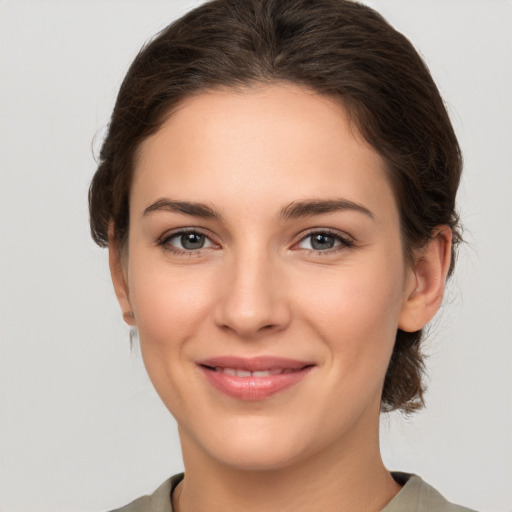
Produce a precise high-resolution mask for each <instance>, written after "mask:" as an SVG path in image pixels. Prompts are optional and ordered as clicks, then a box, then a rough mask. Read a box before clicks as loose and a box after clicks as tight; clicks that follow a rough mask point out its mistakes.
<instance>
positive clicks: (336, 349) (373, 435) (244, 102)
mask: <svg viewBox="0 0 512 512" xmlns="http://www.w3.org/2000/svg"><path fill="white" fill-rule="evenodd" d="M248 120H250V122H248ZM164 199H165V200H172V201H180V202H189V203H190V202H193V203H201V204H204V205H207V206H208V207H209V208H210V209H211V210H213V211H214V212H215V213H216V215H217V216H216V217H205V216H204V215H203V214H204V213H205V212H204V211H202V212H201V211H198V210H197V208H196V210H195V211H191V210H190V208H185V209H183V208H181V210H182V211H174V210H175V209H176V208H175V206H174V207H172V208H163V207H161V204H162V203H158V201H161V200H164ZM326 199H328V200H332V201H340V200H343V201H346V202H349V204H350V205H354V204H355V205H359V206H360V207H362V208H359V209H358V208H354V207H353V206H351V207H349V208H346V206H347V204H345V208H341V209H340V208H337V209H334V211H327V212H323V213H318V212H317V213H312V212H311V211H309V212H308V214H307V215H305V214H304V213H305V212H304V208H303V209H302V211H301V210H300V209H299V210H298V211H296V212H295V215H290V211H291V208H292V207H291V206H290V205H294V204H297V203H298V202H304V201H325V200H326ZM155 204H156V205H155ZM173 204H175V203H173ZM152 205H153V206H152ZM159 205H160V207H159ZM338 206H339V205H338ZM331 207H332V203H331ZM148 208H149V210H150V211H148ZM327 209H329V208H327ZM331 209H332V208H331ZM363 209H364V210H367V211H363ZM368 212H369V213H368ZM198 213H200V214H201V215H199V214H198ZM286 213H288V215H286ZM300 213H302V214H300ZM184 228H185V229H188V228H190V229H192V230H193V231H195V232H198V233H201V234H205V235H206V238H205V239H204V240H205V242H204V246H203V247H202V248H200V249H198V250H194V251H191V250H187V249H186V248H184V247H183V245H182V239H181V238H180V236H181V235H180V230H183V229H184ZM312 231H313V232H315V233H317V234H318V233H327V235H328V236H330V237H332V238H327V240H328V241H329V242H330V243H333V247H332V248H331V249H328V250H320V249H318V248H316V247H317V246H315V247H313V245H312V239H311V232H312ZM347 241H348V243H347ZM450 242H451V233H450V230H449V228H447V227H445V226H440V227H439V228H438V230H437V231H436V233H435V236H434V238H433V241H432V242H431V243H430V244H429V245H428V246H427V247H425V248H424V249H422V250H421V251H418V252H417V253H416V256H415V263H414V265H412V266H410V265H408V264H406V261H405V259H404V251H403V244H402V240H401V235H400V224H399V213H398V209H397V205H396V201H395V198H394V195H393V191H392V189H391V186H390V184H389V182H388V179H387V177H386V167H385V162H384V161H383V160H382V158H381V157H380V156H379V155H378V154H377V153H376V152H375V151H374V150H373V149H372V148H371V147H370V146H369V145H368V144H366V143H365V142H364V141H363V140H362V138H361V137H360V136H359V135H358V134H357V132H356V131H355V130H354V128H353V127H352V126H351V125H349V123H348V121H347V115H346V112H345V110H344V108H343V106H342V105H341V104H339V103H336V102H334V101H333V100H331V99H329V98H326V97H323V96H320V95H317V94H315V93H313V92H311V91H309V90H307V89H304V88H301V87H298V86H294V85H290V84H275V85H272V86H261V87H255V88H251V89H246V90H238V91H231V90H223V91H212V92H208V93H203V94H201V95H199V96H196V97H193V98H189V99H187V100H186V101H185V102H184V103H183V104H182V105H181V106H180V108H179V109H177V110H176V111H175V112H174V113H173V114H172V115H171V116H170V117H169V119H168V120H167V121H166V122H165V123H164V124H163V126H162V127H161V128H160V130H159V131H157V133H155V134H154V135H152V136H151V137H149V138H148V139H147V140H146V141H145V142H144V143H143V145H142V147H141V150H140V154H139V159H138V162H137V166H136V170H135V177H134V182H133V185H132V190H131V196H130V233H129V242H128V247H127V248H126V251H124V252H123V253H122V254H121V252H122V251H121V250H120V249H119V247H118V246H117V244H116V241H115V240H114V239H111V244H110V263H111V270H112V276H113V282H114V287H115V290H116V294H117V296H118V299H119V302H120V305H121V308H122V311H123V313H124V314H125V319H126V320H127V321H128V323H130V324H131V325H134V326H136V327H137V329H138V332H139V338H140V344H141V351H142V356H143V359H144V363H145V365H146V368H147V371H148V374H149V376H150V378H151V381H152V383H153V385H154V386H155V388H156V390H157V392H158V393H159V395H160V397H161V398H162V400H163V402H164V403H165V405H166V406H167V407H168V409H169V410H170V411H171V413H172V414H173V415H174V417H175V418H176V420H177V422H178V426H179V433H180V439H181V443H182V449H183V457H184V464H185V470H186V479H185V480H184V482H183V484H182V485H180V499H179V509H180V511H181V512H188V511H192V510H194V511H196V512H197V511H206V510H208V511H217V510H218V511H223V512H229V511H235V510H236V511H239V510H244V511H252V510H255V511H256V510H258V511H266V510H268V511H270V510H280V511H288V510H290V511H291V510H293V511H303V510H304V511H305V510H322V511H326V512H329V511H337V512H339V511H344V510H346V511H349V510H350V511H354V510H358V511H378V510H380V509H381V508H382V507H383V506H385V504H386V503H388V502H389V501H390V500H391V499H392V497H393V496H394V495H395V494H396V493H397V492H398V491H399V486H398V485H397V484H396V483H395V482H394V480H393V479H392V477H391V476H390V474H389V472H388V471H387V470H386V468H385V467H384V465H383V463H382V460H381V456H380V450H379V439H378V425H379V409H380V396H381V390H382V385H383V380H384V375H385V372H386V368H387V366H388V362H389V358H390V356H391V352H392V349H393V343H394V339H395V334H396V330H397V328H402V329H404V330H410V331H412V330H417V329H419V328H421V327H423V326H424V325H425V324H426V323H427V322H428V321H429V320H430V319H431V318H432V316H433V315H434V314H435V312H436V311H437V309H438V307H439V305H440V302H441V299H442V293H443V286H444V282H445V279H446V273H447V269H448V265H449V249H450ZM128 312H133V318H132V317H130V316H127V313H128ZM228 354H229V355H238V356H242V357H252V356H259V355H273V356H281V357H287V358H292V359H300V360H305V361H311V362H313V363H314V367H313V368H312V370H311V371H310V372H309V373H308V374H307V376H306V377H304V378H303V379H302V380H301V381H300V382H299V383H298V384H296V385H294V386H292V387H291V388H288V389H286V390H284V391H282V392H280V393H277V394H275V395H273V396H271V397H269V398H266V399H264V400H258V401H245V400H239V399H235V398H232V397H229V396H226V395H225V394H223V393H221V392H219V391H217V390H216V389H214V388H213V387H212V386H211V385H210V384H209V383H208V382H207V380H206V379H205V378H204V375H203V374H202V372H201V371H199V370H198V366H197V361H198V360H201V359H205V358H209V357H214V356H219V355H228ZM176 506H178V504H176Z"/></svg>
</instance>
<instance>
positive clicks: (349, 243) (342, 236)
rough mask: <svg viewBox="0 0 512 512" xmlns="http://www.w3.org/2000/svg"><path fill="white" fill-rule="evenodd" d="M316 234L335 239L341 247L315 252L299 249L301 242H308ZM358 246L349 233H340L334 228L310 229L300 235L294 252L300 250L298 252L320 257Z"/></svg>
mask: <svg viewBox="0 0 512 512" xmlns="http://www.w3.org/2000/svg"><path fill="white" fill-rule="evenodd" d="M316 234H324V235H329V236H332V237H334V238H335V239H336V240H337V241H339V242H340V244H339V245H335V246H334V247H332V248H330V249H323V250H315V249H304V248H300V247H297V246H298V245H299V244H300V243H301V242H303V241H304V240H306V239H307V238H308V237H310V236H312V235H316ZM355 245H356V241H355V239H354V238H353V237H352V236H351V235H349V234H348V233H345V232H343V231H338V230H335V229H332V228H311V229H308V230H307V231H306V232H303V233H301V234H300V235H299V237H298V240H297V241H296V242H294V243H293V245H292V247H291V248H292V250H298V251H307V252H310V253H315V254H318V255H322V254H329V253H332V252H337V251H340V250H345V249H350V248H351V247H354V246H355Z"/></svg>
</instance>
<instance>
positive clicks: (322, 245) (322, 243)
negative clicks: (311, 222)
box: [311, 233, 334, 251]
mask: <svg viewBox="0 0 512 512" xmlns="http://www.w3.org/2000/svg"><path fill="white" fill-rule="evenodd" d="M311 247H313V249H318V250H320V251H325V250H326V249H332V248H333V247H334V237H333V236H331V235H326V234H325V233H317V234H316V235H312V236H311Z"/></svg>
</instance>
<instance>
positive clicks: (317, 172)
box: [132, 84, 394, 207]
mask: <svg viewBox="0 0 512 512" xmlns="http://www.w3.org/2000/svg"><path fill="white" fill-rule="evenodd" d="M386 194H387V195H386ZM389 194H391V200H392V202H393V203H394V198H393V196H392V192H391V188H390V185H389V183H388V179H387V173H386V166H385V162H384V161H383V159H382V158H381V156H380V155H379V154H377V152H376V151H375V150H373V148H371V147H370V146H369V145H368V144H367V143H366V142H365V141H364V139H363V138H362V137H361V136H360V135H359V133H358V132H357V130H356V129H355V127H354V126H353V125H352V124H351V123H350V122H349V120H348V116H347V112H346V109H345V107H344V106H343V104H342V103H341V102H337V101H335V100H334V99H332V98H329V97H326V96H323V95H320V94H318V93H315V92H313V91H311V90H309V89H306V88H302V87H298V86H296V85H291V84H275V85H272V86H259V87H255V88H247V89H241V90H215V91H209V92H206V93H203V94H200V95H197V96H194V97H191V98H188V99H187V100H185V101H184V102H183V103H182V104H181V105H180V106H179V107H178V108H177V109H176V110H175V111H173V113H172V114H171V115H170V116H169V118H168V119H167V120H166V122H165V123H164V124H163V125H162V127H161V128H160V129H159V130H158V131H157V132H156V133H155V134H153V135H152V136H150V137H149V138H148V139H146V140H145V141H144V143H143V144H142V146H141V149H140V152H139V158H138V161H137V165H136V170H135V176H134V183H133V187H132V199H133V200H136V201H137V202H141V205H140V206H143V205H142V203H144V202H150V201H154V200H155V199H156V198H158V197H163V196H166V195H167V196H170V197H173V198H176V199H183V200H190V199H193V200H197V201H203V202H212V201H214V202H218V203H221V204H222V203H224V204H226V203H229V202H230V201H231V202H232V201H234V200H237V199H238V200H240V199H242V200H243V201H244V202H245V204H250V203H251V201H254V206H256V205H257V204H258V201H261V200H263V199H265V201H267V203H268V202H269V201H270V199H275V201H276V204H277V203H278V202H280V203H283V202H289V201H290V200H299V199H302V198H314V197H318V198H325V197H332V196H334V195H335V196H343V197H346V198H347V199H350V200H353V201H355V202H360V203H362V202H368V201H370V202H373V203H381V202H382V203H383V204H382V205H381V206H382V207H389V204H387V205H386V204H384V203H386V200H389V199H390V197H388V196H389ZM177 196H183V197H177Z"/></svg>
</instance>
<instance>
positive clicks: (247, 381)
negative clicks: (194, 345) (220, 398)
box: [198, 357, 315, 401]
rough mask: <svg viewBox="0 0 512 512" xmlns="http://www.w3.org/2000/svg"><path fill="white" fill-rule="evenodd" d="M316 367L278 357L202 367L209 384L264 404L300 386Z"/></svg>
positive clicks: (223, 360)
mask: <svg viewBox="0 0 512 512" xmlns="http://www.w3.org/2000/svg"><path fill="white" fill-rule="evenodd" d="M314 366H315V365H314V364H313V363H310V362H304V361H296V360H291V359H284V358H277V357H258V358H250V359H246V358H238V357H222V358H214V359H209V360H205V361H201V362H199V363H198V367H199V369H200V370H201V372H202V373H203V375H204V376H205V377H206V380H207V382H208V383H209V384H210V385H212V386H213V387H214V388H215V389H216V390H217V391H220V392H222V393H223V394H225V395H227V396H229V397H231V398H236V399H239V400H249V401H254V400H264V399H266V398H269V397H271V396H273V395H275V394H277V393H279V392H281V391H284V390H285V389H288V388H290V387H292V386H294V385H295V384H298V383H299V382H300V381H301V380H302V379H303V378H304V377H306V375H307V374H308V373H309V371H310V370H311V369H312V368H313V367H314Z"/></svg>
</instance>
